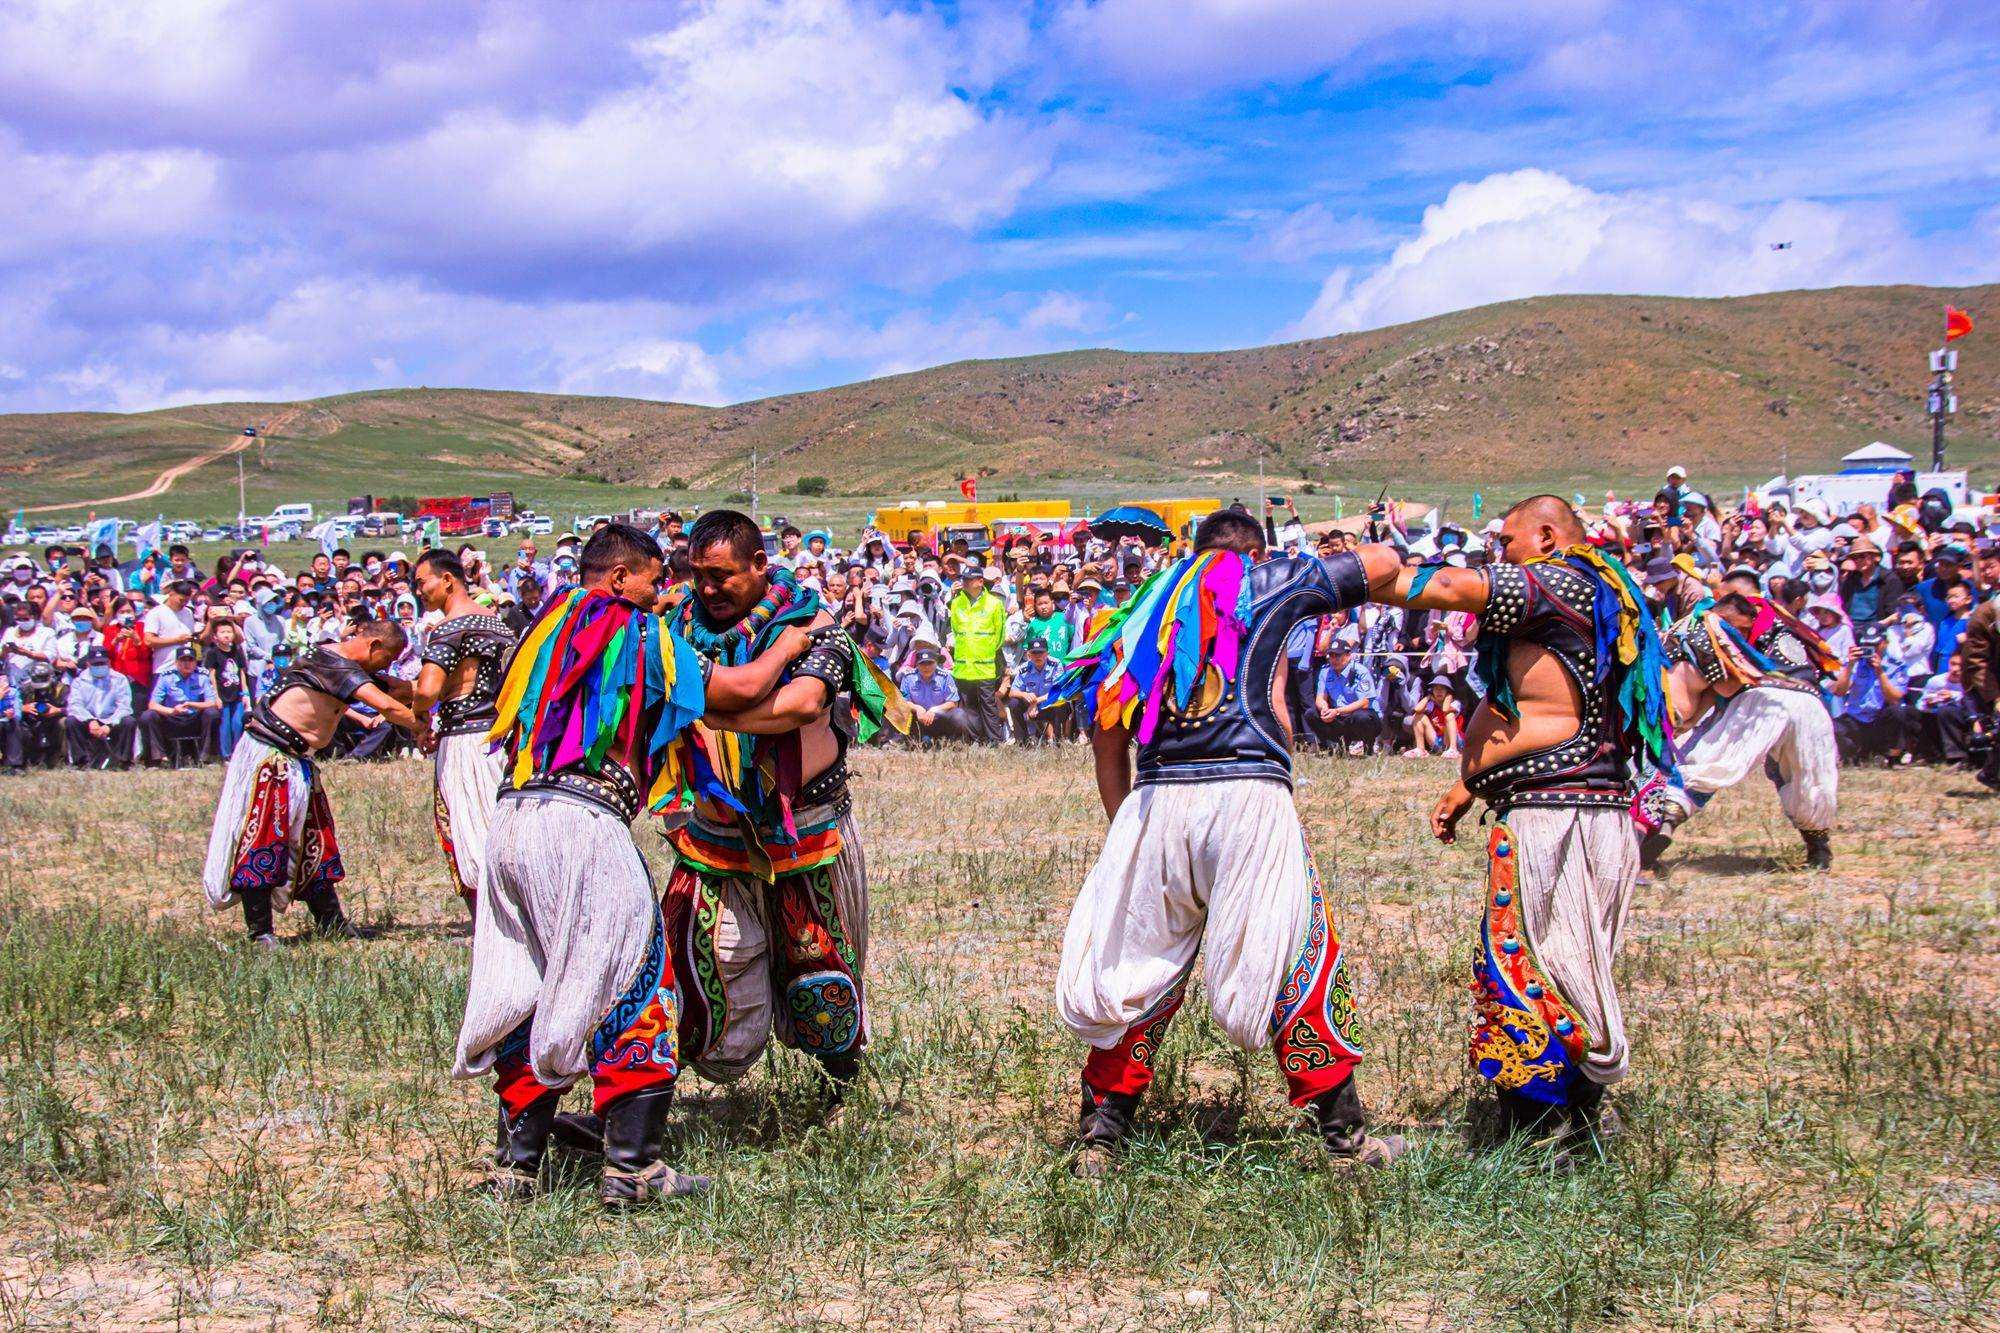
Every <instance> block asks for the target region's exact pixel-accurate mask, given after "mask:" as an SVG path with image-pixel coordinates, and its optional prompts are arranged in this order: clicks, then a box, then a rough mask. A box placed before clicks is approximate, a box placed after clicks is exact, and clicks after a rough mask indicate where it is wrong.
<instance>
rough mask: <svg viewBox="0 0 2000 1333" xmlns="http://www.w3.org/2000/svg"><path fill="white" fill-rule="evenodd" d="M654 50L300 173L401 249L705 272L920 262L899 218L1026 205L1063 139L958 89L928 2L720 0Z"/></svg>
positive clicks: (322, 199)
mask: <svg viewBox="0 0 2000 1333" xmlns="http://www.w3.org/2000/svg"><path fill="white" fill-rule="evenodd" d="M633 51H634V55H635V57H636V59H637V60H638V62H639V63H640V65H641V66H642V68H643V71H644V72H643V77H641V78H640V79H638V80H636V81H634V82H632V83H631V84H629V85H628V86H624V87H618V88H614V89H611V90H609V91H607V92H606V93H605V94H604V95H603V96H601V97H599V98H597V99H595V100H594V101H592V102H591V103H590V105H588V106H587V107H586V108H584V109H583V110H582V111H581V112H580V113H578V114H574V115H535V116H521V115H517V114H513V113H509V112H505V111H501V110H496V109H492V108H484V107H475V108H468V109H466V110H464V111H461V112H458V113H456V114H453V115H451V116H449V117H447V118H446V119H445V120H443V121H442V122H441V123H439V124H438V125H436V126H435V127H432V128H430V129H428V130H426V131H425V132H424V133H422V134H420V135H417V136H414V137H412V138H409V139H407V140H403V141H400V142H396V143H391V144H371V145H367V146H364V147H359V148H354V149H344V150H336V151H329V152H326V153H322V154H317V155H314V156H313V157H312V158H311V159H309V160H308V161H307V162H306V163H305V164H304V166H303V168H302V172H301V184H300V185H299V187H298V192H299V194H300V195H301V196H302V197H303V199H304V200H306V201H309V202H313V203H325V204H328V205H333V206H338V207H340V208H341V209H342V211H344V212H345V213H346V214H347V215H348V216H349V217H350V218H358V219H360V220H362V221H363V222H364V223H365V225H367V226H368V227H369V228H370V229H371V230H372V231H373V232H374V234H375V237H376V238H377V243H379V244H380V245H381V246H382V247H383V248H384V249H387V250H389V251H392V252H393V251H395V250H397V249H399V248H408V249H411V250H413V251H415V252H427V251H435V250H437V249H439V248H449V249H450V250H452V251H453V252H455V253H456V254H457V255H459V256H461V257H465V258H469V259H473V260H476V259H477V258H478V257H479V256H481V255H482V254H483V255H489V256H499V255H508V256H513V257H514V258H516V259H517V260H519V261H521V262H528V263H532V262H550V261H553V260H555V259H558V258H568V259H571V260H583V261H586V262H591V263H599V264H601V263H604V262H607V261H610V260H613V259H616V258H619V257H633V256H641V257H653V258H655V259H658V260H660V261H661V262H662V264H663V267H662V268H660V269H659V270H658V271H657V272H656V274H655V275H654V277H655V278H656V280H657V281H661V282H666V283H672V284H676V285H681V286H685V287H695V286H699V285H701V284H703V283H705V282H714V281H717V280H718V275H719V274H721V273H727V274H729V275H730V278H729V280H731V281H744V280H747V279H746V276H745V275H746V274H750V273H755V272H757V271H758V270H763V271H765V272H766V273H768V272H769V271H770V270H773V269H782V268H784V267H787V266H788V265H790V264H795V263H797V261H799V260H800V259H801V258H802V257H806V256H810V257H812V258H813V259H815V260H825V259H827V258H828V257H829V256H833V257H837V258H848V259H852V258H854V257H855V256H856V255H858V254H861V253H864V252H865V253H866V254H868V255H870V256H872V257H873V258H874V259H875V260H876V261H878V262H879V263H880V264H881V265H882V266H884V267H889V266H895V265H900V264H903V263H905V262H907V258H908V252H907V251H906V252H902V253H898V252H897V251H896V248H895V247H894V246H893V245H885V244H884V243H883V242H884V240H885V239H886V238H889V237H893V236H896V235H898V234H905V235H906V234H908V233H909V232H910V231H911V230H915V231H917V232H918V233H919V234H921V232H922V231H923V230H924V229H935V230H937V231H941V232H943V233H945V234H947V235H962V234H964V233H966V232H968V231H970V230H971V229H973V228H975V227H978V226H980V225H981V224H983V223H986V222H989V221H991V220H993V219H995V218H998V217H1001V216H1003V215H1005V214H1006V213H1007V212H1008V211H1009V210H1010V209H1011V208H1012V207H1013V206H1014V203H1015V201H1016V200H1017V199H1018V198H1019V197H1020V195H1021V193H1022V192H1023V191H1024V190H1025V189H1026V188H1027V187H1028V186H1029V185H1030V183H1032V182H1033V181H1034V180H1035V179H1036V178H1037V177H1038V176H1040V175H1041V174H1042V173H1043V172H1044V171H1045V170H1046V168H1047V166H1048V162H1049V158H1050V155H1051V153H1052V151H1053V144H1052V143H1051V142H1044V141H1043V140H1042V138H1041V137H1040V136H1039V134H1038V132H1037V131H1036V130H1034V129H1032V128H1031V127H1029V126H1028V125H1027V124H1025V123H1023V122H1019V121H1016V120H1014V119H1012V118H1011V117H1009V116H1007V115H1005V114H1003V113H1000V112H996V111H992V110H989V109H985V108H982V107H981V106H979V105H977V104H975V103H974V102H973V101H972V100H970V99H969V98H968V97H967V96H964V95H962V94H961V93H960V92H958V91H956V90H955V85H956V81H957V80H958V78H959V77H960V76H961V75H962V73H963V72H964V70H963V66H962V63H961V54H962V53H961V51H960V48H959V46H958V44H957V42H956V40H955V38H954V36H953V34H952V32H951V30H950V29H949V28H948V27H947V26H946V25H944V24H943V23H942V22H940V21H938V20H937V19H935V18H933V17H929V16H925V15H921V14H914V13H904V12H898V11H893V10H882V9H876V8H874V7H873V6H856V5H850V4H845V3H838V2H837V0H711V2H710V3H708V4H704V5H702V6H699V7H698V8H697V9H696V10H695V11H694V12H693V13H692V14H691V16H690V17H689V18H688V19H687V20H686V21H685V22H683V23H681V24H680V25H678V26H676V27H673V28H671V29H669V30H667V31H664V32H661V33H658V34H655V35H652V36H649V37H646V38H644V39H642V40H639V41H638V42H636V43H635V45H634V48H633ZM918 248H919V247H915V246H912V247H910V249H911V250H916V249H918Z"/></svg>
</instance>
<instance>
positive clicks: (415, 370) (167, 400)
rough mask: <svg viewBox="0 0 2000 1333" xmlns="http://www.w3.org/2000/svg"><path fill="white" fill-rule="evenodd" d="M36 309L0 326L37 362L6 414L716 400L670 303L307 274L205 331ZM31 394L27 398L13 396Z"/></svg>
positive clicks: (714, 376)
mask: <svg viewBox="0 0 2000 1333" xmlns="http://www.w3.org/2000/svg"><path fill="white" fill-rule="evenodd" d="M32 295H33V293H32V292H0V300H4V303H5V304H6V305H7V306H9V307H10V308H28V306H29V302H28V299H27V298H30V297H31V296H32ZM17 297H20V298H22V299H21V300H20V301H19V302H18V303H17V300H16V298H17ZM37 314H38V318H37V319H36V321H35V322H32V323H29V324H27V325H25V326H23V325H14V326H10V327H9V328H8V329H6V330H5V331H4V333H0V354H4V355H6V356H8V357H10V358H11V357H12V356H14V355H16V354H17V353H19V354H22V355H25V356H31V357H33V358H34V364H35V365H36V374H35V376H34V382H33V383H24V384H22V385H21V386H20V389H19V392H18V395H17V394H14V393H10V392H9V391H8V389H9V387H10V386H7V385H0V410H4V409H7V408H10V407H20V408H28V407H34V408H40V409H47V408H53V407H65V408H90V409H99V410H109V411H119V412H133V411H144V410H146V409H150V408H156V407H165V406H170V405H172V404H176V403H187V402H213V401H223V400H235V399H248V400H260V399H262V400H278V401H283V400H290V399H298V398H309V397H317V396H320V395H323V394H329V393H339V392H345V391H349V390H355V389H366V388H380V387H385V385H387V384H395V383H402V384H411V383H424V384H431V385H451V386H461V387H474V388H507V389H535V390H542V391H546V392H555V393H593V394H625V395H633V396H639V397H648V398H665V399H672V400H676V401H693V402H706V403H716V402H720V401H722V399H723V392H722V383H721V379H720V376H719V374H718V372H717V369H716V367H715V365H714V363H713V362H712V361H711V360H710V358H709V357H708V355H707V353H705V352H704V351H703V350H702V349H701V348H700V347H699V346H698V345H697V344H695V343H694V342H692V341H689V340H688V339H686V338H685V337H683V336H681V335H683V334H684V333H685V332H686V331H687V330H688V329H690V328H691V326H692V324H693V322H694V321H693V319H692V318H691V317H690V316H689V315H688V313H687V312H685V311H683V310H681V309H679V308H677V307H675V306H672V305H669V304H666V303H663V302H654V301H644V300H627V301H552V302H546V303H530V302H521V301H505V300H499V299H495V298H491V297H484V296H467V295H463V294H458V293H451V292H444V291H438V290H436V289H433V288H428V287H425V286H423V285H422V284H420V283H417V282H415V281H413V280H409V279H396V280H382V279H372V278H355V279H330V278H314V279H309V280H307V281H304V282H301V283H299V284H298V285H297V286H295V287H293V288H291V289H290V290H288V291H286V292H284V293H283V294H282V295H281V296H280V297H278V298H277V299H276V300H274V301H272V302H271V303H270V304H269V305H268V306H266V307H264V308H262V309H259V310H257V311H255V312H254V313H252V314H250V315H247V316H246V317H243V318H240V319H231V320H224V321H220V322H217V323H215V324H213V325H212V326H207V327H202V328H191V327H187V326H184V325H175V324H169V323H166V322H161V321H150V322H145V323H142V324H138V325H136V326H132V327H126V328H120V329H118V330H116V331H115V332H110V333H100V332H96V331H89V330H82V329H78V328H76V327H73V326H67V325H64V324H62V323H61V322H60V321H59V320H57V319H56V318H55V316H54V314H53V310H52V308H50V307H48V306H46V305H44V307H43V308H41V309H40V310H39V311H38V312H37ZM469 333H470V334H472V335H473V336H468V334H469ZM51 386H54V387H55V388H57V389H59V390H60V395H61V396H60V399H59V400H57V401H51V399H52V397H53V395H52V394H51V393H50V388H51ZM30 393H32V394H33V395H34V396H35V398H34V401H33V402H32V403H31V402H27V401H21V402H15V401H12V400H13V399H15V398H16V397H17V396H20V397H25V396H26V395H28V394H30Z"/></svg>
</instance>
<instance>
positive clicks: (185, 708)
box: [140, 643, 221, 766]
mask: <svg viewBox="0 0 2000 1333" xmlns="http://www.w3.org/2000/svg"><path fill="white" fill-rule="evenodd" d="M171 663H172V665H170V666H169V667H168V668H167V670H166V672H165V674H163V675H161V676H160V677H159V678H158V679H157V680H155V681H154V682H153V697H152V698H151V699H150V700H149V701H148V702H147V707H146V716H145V717H144V719H143V720H142V721H141V722H140V730H142V731H143V732H144V733H145V736H146V752H147V754H148V756H149V757H150V760H151V762H152V763H153V764H154V765H155V766H159V765H161V764H164V763H165V762H167V760H168V759H169V758H170V756H172V755H173V753H174V749H175V744H176V743H177V742H181V741H192V742H194V744H195V754H196V759H197V762H200V763H206V762H208V759H209V756H210V755H211V754H213V753H214V751H215V724H216V718H217V715H218V714H219V712H220V709H221V704H220V703H219V702H218V701H217V699H216V697H215V691H214V690H213V689H211V688H209V684H208V677H206V676H204V675H203V674H202V673H201V670H200V668H201V654H200V653H198V652H196V651H195V647H194V645H193V644H192V643H183V644H182V645H181V646H180V647H178V648H175V649H173V650H172V658H171Z"/></svg>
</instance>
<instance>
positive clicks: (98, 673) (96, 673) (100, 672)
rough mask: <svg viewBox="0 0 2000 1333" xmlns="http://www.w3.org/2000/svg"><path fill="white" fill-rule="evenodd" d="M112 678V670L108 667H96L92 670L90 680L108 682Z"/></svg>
mask: <svg viewBox="0 0 2000 1333" xmlns="http://www.w3.org/2000/svg"><path fill="white" fill-rule="evenodd" d="M110 676H111V668H110V667H108V666H94V667H91V668H90V678H91V679H92V680H108V679H110Z"/></svg>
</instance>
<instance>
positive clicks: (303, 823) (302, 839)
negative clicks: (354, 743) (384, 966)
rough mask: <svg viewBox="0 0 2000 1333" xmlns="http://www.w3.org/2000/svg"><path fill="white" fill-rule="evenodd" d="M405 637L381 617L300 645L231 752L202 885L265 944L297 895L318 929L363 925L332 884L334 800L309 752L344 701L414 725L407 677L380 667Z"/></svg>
mask: <svg viewBox="0 0 2000 1333" xmlns="http://www.w3.org/2000/svg"><path fill="white" fill-rule="evenodd" d="M404 642H405V639H404V635H403V631H402V629H401V628H400V627H398V626H397V625H396V624H395V623H394V622H392V621H391V622H381V621H377V622H372V623H371V624H369V625H366V626H364V627H363V628H362V629H361V630H360V631H358V632H357V633H356V634H355V635H354V637H352V638H349V639H345V640H343V641H341V642H340V643H338V644H333V645H328V646H324V647H320V648H315V649H313V650H311V651H310V652H307V653H305V654H304V655H302V656H301V657H300V658H299V659H298V660H297V661H296V662H294V663H292V665H290V666H289V667H286V668H285V669H284V670H283V671H281V672H279V673H278V675H277V677H276V679H275V680H274V681H273V683H272V685H271V687H270V688H269V689H267V690H266V691H265V692H264V695H263V697H262V698H260V699H258V700H257V703H256V706H255V707H254V708H253V709H252V710H251V713H250V717H249V720H248V722H247V723H246V725H245V727H244V735H243V739H242V740H241V741H240V742H238V744H237V746H236V750H235V752H234V753H233V754H231V755H230V757H229V767H228V768H227V770H226V771H225V772H224V774H223V778H222V794H221V796H220V797H218V798H217V800H216V807H215V825H214V829H213V831H212V832H211V834H210V836H209V840H208V859H207V862H206V863H205V865H204V866H203V870H202V886H203V889H204V891H205V892H206V893H207V895H208V901H209V904H210V906H212V907H214V908H216V909H217V910H218V911H220V910H221V909H223V908H226V907H228V906H229V905H230V904H231V903H235V902H240V903H242V905H243V924H244V927H245V928H246V929H247V930H248V931H249V934H250V938H251V939H252V940H253V941H256V942H257V943H259V944H261V945H263V946H264V947H266V948H275V947H276V946H277V938H276V936H275V935H273V934H272V913H273V912H274V911H279V912H282V911H284V910H285V908H286V906H287V905H289V904H290V902H291V901H292V899H294V898H296V899H298V900H300V901H301V902H303V903H305V905H306V909H307V910H308V911H309V912H311V913H312V918H313V924H314V925H315V926H316V927H318V928H319V929H320V930H321V931H323V932H326V933H329V934H336V935H342V936H348V937H353V936H358V935H360V934H361V933H362V932H361V931H360V930H358V929H357V928H356V927H354V926H353V925H351V924H349V922H348V920H347V917H346V915H345V913H344V912H342V910H341V906H340V894H339V892H338V891H337V890H336V889H335V887H334V886H335V885H337V884H338V883H340V881H341V880H342V879H343V878H344V877H345V874H346V871H345V869H344V868H343V867H342V865H341V859H340V839H339V837H338V835H337V834H336V833H335V832H334V825H333V807H332V806H331V805H329V804H328V803H327V799H326V789H325V787H324V786H323V785H322V784H321V782H320V770H319V764H318V762H317V761H316V760H315V759H314V757H313V756H314V754H315V753H316V752H317V751H319V750H322V749H324V748H325V747H326V746H327V745H328V744H330V743H331V742H332V740H333V733H334V729H335V727H336V726H337V725H338V723H339V720H340V716H341V714H342V713H343V712H344V711H345V710H346V708H347V706H348V705H349V704H350V703H355V702H360V703H364V704H367V705H368V706H370V707H372V708H374V709H376V710H377V711H378V712H380V713H381V714H382V715H383V716H384V717H386V718H387V719H388V720H389V721H391V722H393V723H395V724H397V725H399V726H402V727H404V728H405V729H406V730H410V731H412V732H414V731H415V730H416V729H417V724H416V721H415V719H414V717H413V716H412V715H411V713H410V711H409V709H408V708H407V707H406V706H405V704H404V702H403V700H404V699H407V693H406V691H407V686H404V685H403V684H402V683H401V682H397V681H392V680H390V679H389V678H387V677H385V676H383V675H382V674H381V673H382V672H384V671H386V670H387V669H388V667H389V665H390V664H391V663H392V662H394V661H395V660H396V657H397V655H398V654H399V653H400V652H402V650H403V645H404ZM399 695H400V696H401V698H399V697H398V696H399Z"/></svg>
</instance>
